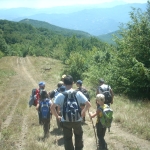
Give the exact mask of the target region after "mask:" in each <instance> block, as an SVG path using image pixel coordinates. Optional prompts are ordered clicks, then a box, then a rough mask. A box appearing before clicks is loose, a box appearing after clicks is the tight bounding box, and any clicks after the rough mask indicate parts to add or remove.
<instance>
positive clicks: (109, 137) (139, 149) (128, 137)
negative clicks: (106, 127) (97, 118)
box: [106, 123, 150, 150]
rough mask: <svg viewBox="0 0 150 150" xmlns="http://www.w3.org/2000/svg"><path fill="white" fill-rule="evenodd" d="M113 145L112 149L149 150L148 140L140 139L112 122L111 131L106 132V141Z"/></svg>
mask: <svg viewBox="0 0 150 150" xmlns="http://www.w3.org/2000/svg"><path fill="white" fill-rule="evenodd" d="M107 141H108V144H109V145H113V147H114V148H115V149H114V150H132V149H136V150H149V149H150V142H149V141H146V140H144V139H141V138H139V137H137V136H135V135H133V134H132V133H130V132H126V131H124V130H122V129H121V128H120V127H119V126H117V124H115V123H112V127H111V131H110V132H109V133H106V142H107Z"/></svg>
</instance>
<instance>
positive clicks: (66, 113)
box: [62, 91, 81, 122]
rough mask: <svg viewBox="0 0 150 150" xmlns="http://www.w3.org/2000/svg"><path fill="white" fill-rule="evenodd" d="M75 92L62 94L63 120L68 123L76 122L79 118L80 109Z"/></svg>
mask: <svg viewBox="0 0 150 150" xmlns="http://www.w3.org/2000/svg"><path fill="white" fill-rule="evenodd" d="M76 93H77V91H73V92H69V93H68V92H63V93H62V94H63V95H64V96H65V98H64V103H63V114H62V115H63V118H64V120H66V121H68V122H76V121H78V120H79V119H80V117H81V108H80V106H79V104H78V101H77V98H76V96H75V95H76Z"/></svg>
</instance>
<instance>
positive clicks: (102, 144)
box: [96, 122, 107, 150]
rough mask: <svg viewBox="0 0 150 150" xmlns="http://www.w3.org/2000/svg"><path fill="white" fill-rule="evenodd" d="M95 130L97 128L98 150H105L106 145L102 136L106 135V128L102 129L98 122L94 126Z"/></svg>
mask: <svg viewBox="0 0 150 150" xmlns="http://www.w3.org/2000/svg"><path fill="white" fill-rule="evenodd" d="M96 128H97V137H98V142H99V149H100V150H105V148H106V147H107V144H106V142H105V139H104V136H105V133H106V128H103V126H102V124H101V123H100V122H98V123H97V124H96Z"/></svg>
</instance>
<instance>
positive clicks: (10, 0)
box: [0, 0, 147, 8]
mask: <svg viewBox="0 0 150 150" xmlns="http://www.w3.org/2000/svg"><path fill="white" fill-rule="evenodd" d="M112 1H115V2H127V3H147V0H0V8H17V7H29V8H50V7H55V6H69V5H79V4H80V5H83V4H100V3H105V2H112Z"/></svg>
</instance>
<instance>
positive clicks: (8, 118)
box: [1, 59, 21, 130]
mask: <svg viewBox="0 0 150 150" xmlns="http://www.w3.org/2000/svg"><path fill="white" fill-rule="evenodd" d="M18 65H19V63H18V59H17V68H18V67H19V66H18ZM18 85H19V82H18ZM17 90H18V91H19V93H21V85H19V88H18V89H17ZM18 91H17V92H18ZM17 92H16V93H17ZM19 100H20V94H19V96H18V97H17V99H16V101H13V103H14V104H13V105H11V103H10V105H11V106H12V110H11V113H10V115H8V116H7V118H6V120H5V121H4V122H3V123H2V125H1V129H2V130H3V129H4V128H7V127H8V126H9V125H10V123H11V121H12V118H13V115H14V112H15V110H16V107H17V105H18V103H19Z"/></svg>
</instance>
